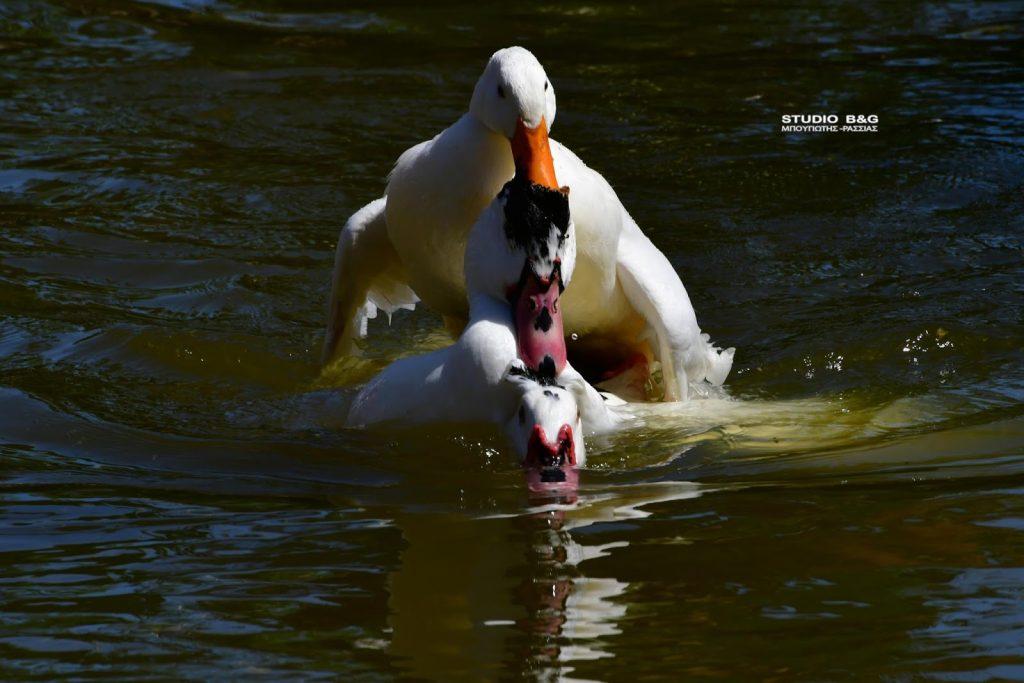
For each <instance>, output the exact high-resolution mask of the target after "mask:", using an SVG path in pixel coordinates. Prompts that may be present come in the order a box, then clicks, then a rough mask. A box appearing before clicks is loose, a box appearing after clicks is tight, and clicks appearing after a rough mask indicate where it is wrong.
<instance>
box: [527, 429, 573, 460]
mask: <svg viewBox="0 0 1024 683" xmlns="http://www.w3.org/2000/svg"><path fill="white" fill-rule="evenodd" d="M525 464H526V466H527V467H537V468H542V469H545V468H551V467H565V466H569V467H575V466H576V444H575V442H574V441H573V438H572V427H570V426H569V425H567V424H564V425H562V427H561V429H559V430H558V436H556V437H555V441H554V443H551V442H549V441H548V437H547V434H546V433H545V432H544V428H543V427H541V426H540V425H534V426H533V431H532V432H531V433H530V441H529V444H528V445H527V446H526V463H525Z"/></svg>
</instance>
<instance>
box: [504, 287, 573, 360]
mask: <svg viewBox="0 0 1024 683" xmlns="http://www.w3.org/2000/svg"><path fill="white" fill-rule="evenodd" d="M561 294H562V282H561V275H560V274H559V273H558V272H555V274H554V276H553V277H550V276H549V277H546V278H540V277H537V275H536V274H533V273H529V274H526V276H525V278H524V282H523V283H522V284H521V289H520V291H519V296H518V298H517V300H516V302H515V323H516V336H517V341H518V342H519V357H520V358H521V359H522V361H523V362H524V363H526V365H527V366H528V367H530V368H531V369H533V370H536V371H538V372H541V373H543V374H546V375H549V376H551V377H556V376H558V374H559V373H561V372H562V370H563V369H564V368H565V364H566V354H565V331H564V330H563V328H562V312H561V310H560V309H559V306H558V298H559V297H560V296H561Z"/></svg>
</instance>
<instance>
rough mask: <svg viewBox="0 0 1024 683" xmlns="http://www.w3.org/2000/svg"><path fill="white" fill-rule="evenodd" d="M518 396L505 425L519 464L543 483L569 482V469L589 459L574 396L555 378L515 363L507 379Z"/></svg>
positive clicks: (577, 405)
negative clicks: (532, 471) (536, 475)
mask: <svg viewBox="0 0 1024 683" xmlns="http://www.w3.org/2000/svg"><path fill="white" fill-rule="evenodd" d="M506 379H507V381H508V382H509V384H510V386H511V387H512V388H513V390H514V391H515V392H516V394H517V396H518V402H517V408H516V411H515V413H514V414H513V415H512V416H511V417H510V418H509V420H508V422H507V423H506V425H505V431H506V433H507V434H508V436H509V438H510V439H511V441H512V445H513V448H514V449H515V451H516V455H517V456H518V457H519V459H520V462H521V463H522V464H523V466H524V467H526V468H527V469H530V470H536V471H537V473H538V474H539V478H540V480H541V481H544V482H551V483H560V482H564V481H566V479H567V477H568V476H569V475H568V474H567V468H572V467H576V466H577V465H580V464H582V463H583V462H584V461H585V459H586V450H585V446H584V443H583V424H582V420H581V416H580V409H579V404H578V403H577V401H576V397H575V395H574V394H573V393H572V392H571V391H569V390H568V389H566V388H565V387H563V386H560V385H558V384H556V383H555V381H554V379H553V378H551V377H548V376H545V375H539V374H537V373H535V372H533V371H531V370H529V369H527V368H526V367H525V366H523V365H521V364H515V365H513V366H512V368H511V369H510V370H509V372H508V375H507V377H506Z"/></svg>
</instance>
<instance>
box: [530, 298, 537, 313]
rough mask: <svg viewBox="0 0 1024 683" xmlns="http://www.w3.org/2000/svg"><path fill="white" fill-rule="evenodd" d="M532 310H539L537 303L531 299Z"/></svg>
mask: <svg viewBox="0 0 1024 683" xmlns="http://www.w3.org/2000/svg"><path fill="white" fill-rule="evenodd" d="M530 310H531V311H536V310H537V302H536V301H534V300H533V299H530Z"/></svg>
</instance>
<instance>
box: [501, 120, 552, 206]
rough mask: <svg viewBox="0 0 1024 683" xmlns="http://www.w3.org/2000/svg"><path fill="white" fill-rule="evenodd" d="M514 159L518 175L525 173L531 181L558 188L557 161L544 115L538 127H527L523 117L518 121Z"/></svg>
mask: <svg viewBox="0 0 1024 683" xmlns="http://www.w3.org/2000/svg"><path fill="white" fill-rule="evenodd" d="M512 159H513V160H514V161H515V164H516V175H520V174H524V175H525V176H526V178H527V180H529V181H530V182H533V183H536V184H537V185H543V186H545V187H550V188H551V189H552V190H557V189H558V181H557V180H556V179H555V162H554V161H553V160H552V159H551V147H550V146H549V145H548V124H547V122H545V121H544V119H543V117H542V118H541V120H540V123H539V124H537V127H536V128H527V127H526V124H525V123H523V120H522V119H519V120H517V121H516V132H515V134H514V135H513V136H512Z"/></svg>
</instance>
